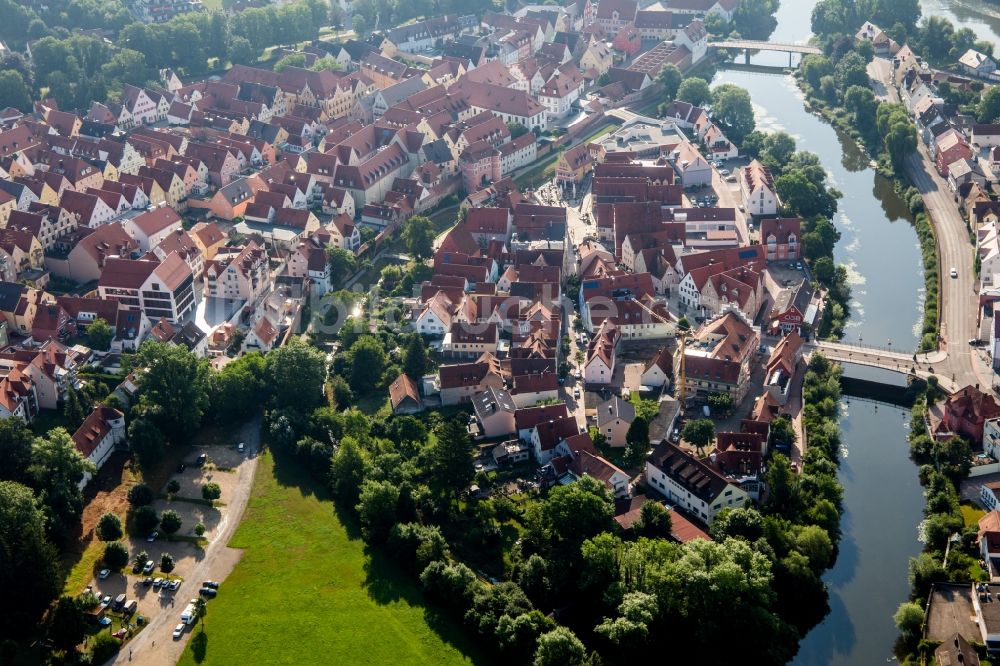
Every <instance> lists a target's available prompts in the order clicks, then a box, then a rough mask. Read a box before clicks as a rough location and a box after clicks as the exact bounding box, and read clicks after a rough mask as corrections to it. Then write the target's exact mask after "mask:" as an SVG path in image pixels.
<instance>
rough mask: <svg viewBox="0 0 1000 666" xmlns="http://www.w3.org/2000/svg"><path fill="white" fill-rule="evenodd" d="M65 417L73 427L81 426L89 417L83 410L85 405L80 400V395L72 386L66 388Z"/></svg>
mask: <svg viewBox="0 0 1000 666" xmlns="http://www.w3.org/2000/svg"><path fill="white" fill-rule="evenodd" d="M63 418H65V419H66V422H67V423H69V424H70V426H71V427H73V428H78V427H80V424H81V423H83V420H84V419H86V418H87V415H86V414H85V413H84V411H83V405H82V404H81V402H80V395H79V393H77V391H76V389H74V388H72V387H71V388H68V389H67V390H66V401H65V402H64V403H63Z"/></svg>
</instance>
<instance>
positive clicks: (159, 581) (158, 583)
mask: <svg viewBox="0 0 1000 666" xmlns="http://www.w3.org/2000/svg"><path fill="white" fill-rule="evenodd" d="M164 582H166V581H164V580H163V579H162V578H161V577H159V576H157V577H156V578H154V579H153V589H155V590H158V589H160V588H161V587H163V583H164Z"/></svg>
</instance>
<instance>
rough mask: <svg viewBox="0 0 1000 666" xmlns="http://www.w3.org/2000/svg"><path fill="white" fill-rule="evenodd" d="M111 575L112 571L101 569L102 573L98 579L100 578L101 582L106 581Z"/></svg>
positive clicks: (98, 575) (99, 573)
mask: <svg viewBox="0 0 1000 666" xmlns="http://www.w3.org/2000/svg"><path fill="white" fill-rule="evenodd" d="M110 575H111V570H110V569H101V570H100V572H98V574H97V577H98V578H100V579H101V580H104V579H105V578H107V577H108V576H110Z"/></svg>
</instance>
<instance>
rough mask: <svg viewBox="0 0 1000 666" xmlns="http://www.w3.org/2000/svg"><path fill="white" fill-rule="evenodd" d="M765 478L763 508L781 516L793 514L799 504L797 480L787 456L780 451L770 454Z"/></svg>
mask: <svg viewBox="0 0 1000 666" xmlns="http://www.w3.org/2000/svg"><path fill="white" fill-rule="evenodd" d="M765 478H766V480H767V489H768V494H767V501H766V502H765V503H764V510H765V511H766V512H767V513H775V514H779V515H783V516H793V515H795V512H796V511H797V508H798V504H799V481H798V478H797V477H796V475H795V472H793V471H792V465H791V462H790V461H789V460H788V458H787V457H786V456H784V455H782V454H780V453H776V454H774V455H773V456H771V465H770V467H768V469H767V474H766V477H765Z"/></svg>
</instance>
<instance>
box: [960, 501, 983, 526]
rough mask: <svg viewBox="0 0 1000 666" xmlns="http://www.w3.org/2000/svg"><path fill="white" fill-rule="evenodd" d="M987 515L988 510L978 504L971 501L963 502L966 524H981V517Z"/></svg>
mask: <svg viewBox="0 0 1000 666" xmlns="http://www.w3.org/2000/svg"><path fill="white" fill-rule="evenodd" d="M985 515H986V512H985V511H983V510H982V509H981V508H979V505H978V504H971V503H969V502H963V503H962V518H964V519H965V526H966V527H972V526H975V525H978V524H979V519H980V518H982V517H983V516H985Z"/></svg>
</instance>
